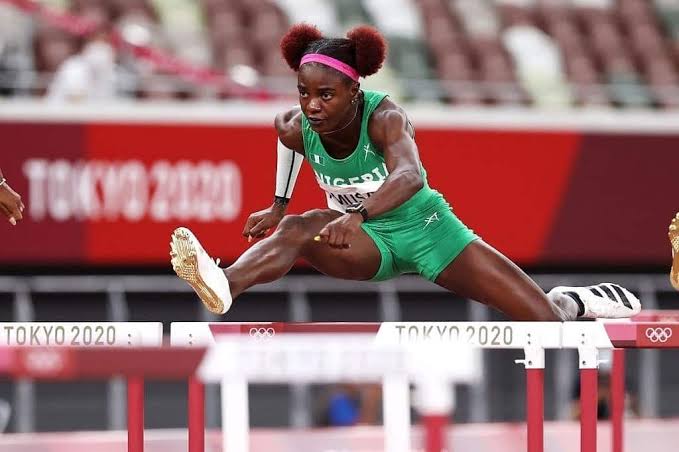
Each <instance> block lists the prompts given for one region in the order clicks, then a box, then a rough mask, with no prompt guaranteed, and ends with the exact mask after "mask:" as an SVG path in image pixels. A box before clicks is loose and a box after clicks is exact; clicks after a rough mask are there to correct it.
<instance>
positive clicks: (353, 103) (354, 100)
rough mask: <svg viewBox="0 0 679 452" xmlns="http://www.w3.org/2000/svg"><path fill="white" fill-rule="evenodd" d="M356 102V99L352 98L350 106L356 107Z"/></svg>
mask: <svg viewBox="0 0 679 452" xmlns="http://www.w3.org/2000/svg"><path fill="white" fill-rule="evenodd" d="M356 102H358V98H357V97H354V98H353V99H351V105H356Z"/></svg>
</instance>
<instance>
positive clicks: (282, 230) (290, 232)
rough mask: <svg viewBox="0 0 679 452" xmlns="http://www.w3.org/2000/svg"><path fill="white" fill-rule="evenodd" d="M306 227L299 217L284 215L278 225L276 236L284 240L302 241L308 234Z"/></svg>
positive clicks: (303, 220) (305, 222)
mask: <svg viewBox="0 0 679 452" xmlns="http://www.w3.org/2000/svg"><path fill="white" fill-rule="evenodd" d="M307 226H308V224H307V221H305V219H304V218H303V217H302V216H301V215H286V216H284V217H283V219H282V220H281V222H280V223H278V227H277V228H276V234H277V235H279V236H282V237H284V238H285V239H289V240H294V241H298V240H299V241H303V240H306V239H307V238H308V237H307V236H308V235H309V234H310V232H309V231H308V227H307Z"/></svg>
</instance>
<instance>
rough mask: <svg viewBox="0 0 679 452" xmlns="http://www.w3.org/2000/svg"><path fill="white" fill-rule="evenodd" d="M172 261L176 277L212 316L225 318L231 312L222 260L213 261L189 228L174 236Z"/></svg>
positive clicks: (171, 251) (228, 290) (177, 232)
mask: <svg viewBox="0 0 679 452" xmlns="http://www.w3.org/2000/svg"><path fill="white" fill-rule="evenodd" d="M170 257H171V258H172V260H171V262H172V268H173V269H174V271H175V273H177V276H179V277H180V278H181V279H183V280H184V281H186V282H187V283H189V285H190V286H191V287H192V288H193V290H194V291H195V292H196V293H197V294H198V297H200V299H201V301H202V302H203V304H204V305H205V307H206V308H207V309H208V310H209V311H210V312H213V313H215V314H224V313H225V312H226V311H228V310H229V308H230V307H231V290H230V289H229V281H228V280H227V279H226V275H225V274H224V271H223V270H222V269H221V268H219V259H217V260H216V261H215V260H212V258H211V257H210V256H209V255H208V254H207V252H205V250H204V249H203V247H202V246H201V244H200V242H199V241H198V239H197V238H196V236H195V235H193V233H192V232H191V231H190V230H188V229H187V228H177V229H175V230H174V232H173V233H172V239H171V240H170Z"/></svg>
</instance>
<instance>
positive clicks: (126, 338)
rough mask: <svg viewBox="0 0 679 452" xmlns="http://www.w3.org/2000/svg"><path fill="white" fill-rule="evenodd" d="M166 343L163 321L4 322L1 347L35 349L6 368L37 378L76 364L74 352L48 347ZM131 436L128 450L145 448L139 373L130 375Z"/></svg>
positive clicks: (129, 431) (133, 345)
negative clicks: (50, 350)
mask: <svg viewBox="0 0 679 452" xmlns="http://www.w3.org/2000/svg"><path fill="white" fill-rule="evenodd" d="M162 343H163V324H162V323H160V322H99V323H97V322H87V323H80V322H61V323H54V322H15V323H0V347H18V348H24V349H25V348H31V349H34V348H35V350H31V351H26V350H24V353H18V354H17V356H16V358H17V359H16V360H15V362H14V363H11V362H10V363H6V364H7V365H10V364H11V365H13V366H14V368H13V369H6V370H8V371H9V370H12V371H13V372H14V373H17V374H25V375H29V376H36V377H44V376H49V375H53V374H54V373H55V372H56V373H59V372H65V371H64V367H65V366H66V367H67V366H69V365H73V363H72V362H71V361H73V358H72V355H69V354H68V353H54V352H53V353H50V352H49V351H48V349H55V348H71V347H77V348H88V349H102V348H106V349H113V348H135V347H159V346H161V345H162ZM36 347H39V348H36ZM42 347H45V349H42ZM66 372H67V371H66ZM127 435H128V450H130V451H131V452H141V451H143V450H144V379H143V378H140V377H138V376H135V375H130V376H128V378H127Z"/></svg>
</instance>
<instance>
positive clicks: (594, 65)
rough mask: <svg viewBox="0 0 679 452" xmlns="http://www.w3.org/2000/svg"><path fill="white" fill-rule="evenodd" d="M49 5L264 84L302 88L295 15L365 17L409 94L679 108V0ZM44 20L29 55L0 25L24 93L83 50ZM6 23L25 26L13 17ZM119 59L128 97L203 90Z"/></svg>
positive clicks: (6, 60)
mask: <svg viewBox="0 0 679 452" xmlns="http://www.w3.org/2000/svg"><path fill="white" fill-rule="evenodd" d="M43 4H44V5H46V6H48V7H50V8H55V9H56V10H59V11H64V10H65V11H68V12H70V13H73V14H77V15H80V16H84V17H87V18H89V19H91V20H95V21H97V22H100V23H103V24H107V25H112V26H115V27H118V29H120V30H121V31H123V35H124V36H125V37H126V38H127V37H128V36H133V37H134V39H137V40H141V41H142V43H143V44H144V45H151V46H155V47H158V48H160V49H163V50H164V51H166V52H168V53H170V54H172V55H175V56H177V57H179V58H181V59H183V60H185V61H187V62H189V63H192V64H196V65H203V66H211V67H213V68H215V69H216V70H219V71H222V72H225V73H230V71H231V70H232V69H233V68H234V67H237V66H247V67H251V68H253V69H255V70H256V71H257V73H258V74H259V75H260V81H261V82H262V84H263V85H264V86H268V87H275V89H276V90H278V91H284V92H287V94H290V95H294V84H291V83H290V78H291V76H292V74H291V72H290V70H289V69H288V68H287V67H286V65H285V64H284V62H283V61H282V59H281V58H280V55H279V51H278V45H277V44H278V42H279V40H280V38H281V36H282V34H283V33H284V32H285V30H286V29H287V27H288V26H289V25H290V24H291V23H294V22H298V21H302V20H304V21H307V22H312V23H316V24H318V25H319V27H320V28H321V29H322V30H323V31H324V32H325V33H327V34H329V35H341V34H343V32H345V31H346V30H347V29H349V28H350V27H352V26H354V25H356V24H358V23H365V22H367V23H372V24H374V25H376V26H377V27H378V28H379V29H380V30H381V31H382V32H383V33H384V34H385V35H386V36H387V38H388V39H389V43H390V55H389V60H388V66H389V70H387V71H386V73H385V75H384V76H383V77H382V79H381V80H380V81H381V83H384V84H385V85H386V86H388V87H394V91H395V92H396V93H397V94H396V97H400V98H403V99H405V100H409V101H425V102H426V101H435V102H449V103H451V104H455V105H457V104H459V105H469V104H471V105H481V104H488V105H540V106H552V107H564V106H576V107H591V106H613V107H620V108H661V109H663V108H679V84H678V81H679V73H678V70H679V0H398V1H397V2H394V1H391V0H390V1H385V0H323V1H321V0H313V1H311V0H261V1H257V2H249V1H245V0H200V1H191V0H115V1H103V0H43ZM0 6H2V8H3V10H7V9H11V7H8V6H4V5H0ZM7 14H8V13H7V12H5V13H4V15H3V14H0V25H1V23H4V22H8V23H9V22H10V21H9V20H4V19H3V17H5V16H7ZM13 15H15V14H13ZM35 22H40V21H39V20H38V19H35ZM36 25H37V26H35V27H30V25H29V26H28V27H29V28H27V27H26V26H24V28H23V29H22V30H21V32H22V33H18V34H17V36H21V35H24V36H28V38H27V39H29V40H30V41H29V42H32V45H30V46H29V47H31V48H32V50H31V52H32V55H30V58H24V59H23V60H22V59H21V58H20V59H19V60H20V61H19V62H17V59H16V58H10V57H8V55H10V53H11V52H9V50H7V49H8V47H7V45H5V46H3V40H5V41H6V40H7V39H8V38H7V37H6V35H7V34H4V35H5V37H3V34H1V33H0V71H3V72H4V73H12V71H15V70H19V69H20V70H22V71H24V72H26V71H28V72H31V73H33V74H39V75H40V76H39V77H35V76H34V77H33V78H32V80H34V81H35V82H36V83H34V89H32V90H30V93H32V94H34V95H41V94H43V93H44V92H45V86H46V84H47V83H48V82H49V79H50V74H53V73H54V71H56V70H57V68H58V67H59V65H60V64H61V63H62V62H63V61H64V60H65V59H66V58H67V57H69V56H70V55H73V54H76V53H77V52H78V51H79V50H80V49H81V48H82V45H83V41H84V40H83V38H80V37H76V36H73V35H71V34H69V33H67V32H65V31H62V30H58V29H57V28H55V27H54V26H48V25H45V24H43V23H37V24H36ZM8 26H9V25H8ZM12 26H13V27H14V29H16V28H17V25H16V23H13V25H12ZM0 28H3V27H2V26H0ZM125 31H127V33H126V32H125ZM3 48H4V49H5V50H4V51H3ZM10 50H11V49H10ZM532 52H538V53H539V55H542V56H541V57H535V56H534V55H535V53H532ZM531 53H532V55H533V58H531ZM27 62H28V63H27ZM119 64H120V65H121V66H122V67H123V69H124V70H125V71H126V72H127V74H128V75H130V76H132V77H136V82H134V83H131V84H128V85H127V88H126V89H127V95H129V96H136V97H143V98H157V97H162V98H167V97H175V98H196V97H200V96H199V95H198V93H200V92H201V89H200V87H199V86H195V84H194V85H191V84H188V85H187V84H185V83H184V84H181V83H177V82H176V81H174V79H175V78H176V77H175V78H173V77H172V74H165V75H164V76H163V77H161V79H162V81H160V82H158V83H159V84H160V85H167V89H161V90H158V89H147V88H148V87H147V88H145V85H147V84H148V83H152V84H154V85H155V84H156V80H157V79H156V75H155V74H153V73H149V70H150V68H149V67H148V65H140V64H138V63H136V62H135V61H134V59H133V58H131V57H130V56H129V55H119ZM27 66H28V67H27ZM29 78H30V77H29ZM2 79H3V80H7V79H8V78H7V75H5V76H4V77H2ZM24 79H26V77H24ZM149 80H153V82H149ZM40 81H42V84H41V83H39V82H40ZM173 87H175V88H177V87H181V89H174V90H173V89H172V88H173ZM286 87H287V88H286ZM0 88H1V91H0V92H1V93H5V94H17V95H21V94H25V91H23V90H21V89H19V88H18V85H16V82H15V84H14V85H12V86H10V87H8V86H2V87H0ZM203 91H204V90H203Z"/></svg>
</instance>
